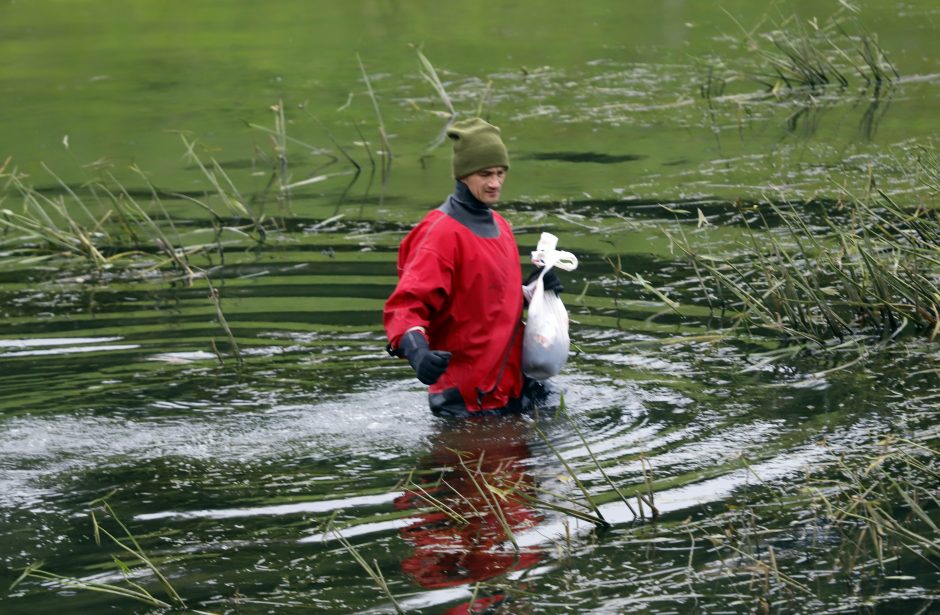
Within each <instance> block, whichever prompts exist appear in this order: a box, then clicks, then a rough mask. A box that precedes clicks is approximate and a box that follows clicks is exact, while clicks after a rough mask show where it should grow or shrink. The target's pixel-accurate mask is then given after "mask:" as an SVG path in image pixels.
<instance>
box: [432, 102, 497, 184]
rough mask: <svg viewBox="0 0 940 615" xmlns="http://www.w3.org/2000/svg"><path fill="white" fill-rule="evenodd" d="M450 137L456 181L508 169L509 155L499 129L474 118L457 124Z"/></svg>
mask: <svg viewBox="0 0 940 615" xmlns="http://www.w3.org/2000/svg"><path fill="white" fill-rule="evenodd" d="M447 136H448V137H450V139H451V140H452V141H453V142H454V157H453V165H454V179H460V178H461V177H466V176H467V175H470V174H471V173H476V172H477V171H479V170H480V169H487V168H489V167H506V168H507V169H508V168H509V153H508V152H507V151H506V146H505V145H503V141H502V139H500V138H499V128H497V127H496V126H493V125H492V124H490V123H488V122H485V121H483V120H481V119H480V118H478V117H474V118H470V119H468V120H461V121H459V122H454V124H453V125H452V126H451V127H450V128H448V129H447Z"/></svg>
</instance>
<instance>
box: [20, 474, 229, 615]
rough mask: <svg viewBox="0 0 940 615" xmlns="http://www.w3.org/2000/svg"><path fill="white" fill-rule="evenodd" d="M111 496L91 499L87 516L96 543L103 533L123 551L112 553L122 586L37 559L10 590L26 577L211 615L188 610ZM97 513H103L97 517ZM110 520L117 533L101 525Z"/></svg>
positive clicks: (50, 585)
mask: <svg viewBox="0 0 940 615" xmlns="http://www.w3.org/2000/svg"><path fill="white" fill-rule="evenodd" d="M111 495H113V492H112V493H111V494H109V495H107V496H105V497H103V498H100V499H98V500H95V501H94V502H92V503H91V506H92V510H91V512H90V515H91V522H92V529H93V534H94V538H95V544H97V545H99V546H101V544H102V541H101V537H102V536H104V537H105V538H107V539H108V541H109V542H108V544H109V545H111V546H113V547H117V548H118V550H119V551H118V552H119V553H120V554H123V555H118V554H112V555H111V559H112V561H113V562H114V570H115V572H118V573H120V575H121V576H122V577H123V580H124V584H123V585H120V584H116V583H102V582H98V581H94V580H91V579H88V578H81V577H72V576H67V575H61V574H58V573H55V572H52V571H49V570H46V569H45V568H44V564H43V563H42V562H37V563H34V564H32V565H30V566H28V567H26V568H25V569H24V570H23V572H22V574H20V576H19V577H18V578H17V579H16V580H15V581H14V582H13V584H12V585H10V590H13V589H15V588H16V587H17V586H18V585H20V584H21V583H23V582H24V581H26V580H27V579H33V580H36V581H40V582H42V583H43V584H44V585H45V586H46V587H48V588H50V589H52V590H54V591H55V590H60V589H78V590H85V591H90V592H95V593H99V594H108V595H112V596H118V597H121V598H127V599H129V600H134V601H136V602H140V603H142V604H145V605H147V606H151V607H155V608H161V609H172V610H175V611H187V612H191V613H198V614H200V615H212V614H211V613H208V612H206V611H200V610H195V609H191V608H190V607H188V606H187V604H186V601H185V600H184V599H183V598H182V596H180V594H179V593H178V592H177V591H176V589H175V588H174V587H173V585H172V584H171V583H170V581H169V580H168V579H167V577H166V575H164V574H163V572H162V571H161V570H160V569H159V568H158V567H157V566H156V564H154V562H153V560H152V559H151V558H150V557H149V556H148V555H147V554H146V553H145V552H144V550H143V548H142V547H141V546H140V543H139V542H138V541H137V538H136V537H135V536H134V534H133V533H131V531H130V529H128V527H127V526H126V525H125V524H124V522H123V521H121V519H120V517H118V515H117V513H116V512H115V511H114V509H113V508H112V507H111V504H110V503H109V502H108V498H110V497H111ZM99 513H100V514H102V516H101V517H100V518H99ZM109 519H110V521H111V522H112V523H113V524H114V525H116V526H117V527H118V529H119V530H120V532H118V533H115V532H112V531H111V530H109V529H108V528H107V526H106V525H104V524H103V523H104V522H105V521H107V520H109ZM128 556H130V557H131V558H132V560H133V561H130V562H128V561H125V560H124V559H122V558H126V557H128ZM140 571H146V572H148V573H149V574H151V575H152V576H153V577H154V578H156V580H157V582H158V584H159V585H160V586H161V587H162V588H163V592H164V593H165V594H166V600H163V599H161V598H158V597H156V596H155V595H154V594H153V592H151V591H150V590H148V589H147V588H145V587H144V586H143V585H141V584H140V583H138V582H137V581H134V580H133V577H136V576H140Z"/></svg>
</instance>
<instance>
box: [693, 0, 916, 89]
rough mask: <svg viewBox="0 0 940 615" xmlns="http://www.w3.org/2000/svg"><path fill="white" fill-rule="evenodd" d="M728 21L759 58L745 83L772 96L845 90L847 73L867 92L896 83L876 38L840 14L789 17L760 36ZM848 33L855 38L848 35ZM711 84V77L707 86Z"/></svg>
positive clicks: (854, 18)
mask: <svg viewBox="0 0 940 615" xmlns="http://www.w3.org/2000/svg"><path fill="white" fill-rule="evenodd" d="M729 16H730V17H731V19H732V20H734V21H735V23H736V24H737V25H738V27H739V28H740V29H741V31H742V32H743V33H744V35H745V38H746V39H747V43H748V47H749V49H750V50H751V51H753V52H755V53H756V55H757V57H758V58H759V62H758V63H759V67H758V68H757V69H756V70H753V71H751V72H750V78H751V79H753V80H754V81H757V82H758V83H760V84H762V85H763V86H764V87H765V88H766V89H767V91H768V92H771V93H773V94H774V95H776V96H785V95H792V94H794V93H796V91H797V90H800V89H803V88H806V89H808V90H810V91H813V90H817V89H819V88H824V87H826V86H837V87H840V88H845V87H848V86H849V84H850V82H849V79H848V77H847V76H846V73H848V72H854V73H857V74H858V76H859V77H860V78H861V79H862V80H863V81H864V84H865V86H866V87H874V88H875V89H876V90H877V89H880V88H881V87H882V86H885V85H889V84H891V83H893V82H894V81H896V80H897V79H899V77H900V76H899V74H898V71H897V68H896V67H895V66H894V64H893V63H892V62H891V61H890V59H889V58H888V55H887V53H886V52H885V50H884V49H882V47H881V46H880V45H879V44H878V36H877V35H876V34H873V33H870V32H868V31H867V29H865V27H864V26H863V25H861V22H860V20H859V18H858V15H857V14H852V15H849V14H847V12H846V11H845V10H840V11H839V12H837V13H835V14H834V15H832V16H830V17H829V18H827V19H826V20H824V21H823V22H822V23H820V20H819V19H818V18H815V17H814V18H812V19H810V20H803V19H801V18H800V17H799V16H798V15H795V14H794V15H790V16H788V17H786V18H784V19H782V20H781V21H780V22H779V23H777V24H775V27H773V28H772V29H771V30H769V31H767V32H763V33H759V34H755V33H754V32H753V31H749V30H747V29H746V28H744V27H743V26H742V25H741V24H740V23H739V22H738V21H737V19H735V18H734V17H733V16H731V15H730V14H729ZM849 28H854V29H855V30H856V31H857V33H855V34H852V33H850V32H849V30H848V29H849ZM711 81H712V78H711V74H710V75H709V80H708V81H707V83H711ZM709 90H711V88H709ZM703 96H704V93H703Z"/></svg>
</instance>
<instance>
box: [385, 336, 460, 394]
mask: <svg viewBox="0 0 940 615" xmlns="http://www.w3.org/2000/svg"><path fill="white" fill-rule="evenodd" d="M398 348H399V350H400V351H401V354H402V355H404V357H405V358H406V359H408V362H409V363H410V364H411V367H413V368H414V370H415V375H417V376H418V380H420V381H421V382H423V383H424V384H434V383H435V382H437V380H438V378H440V377H441V375H442V374H443V373H444V372H445V371H446V370H447V364H448V363H450V356H451V355H450V353H449V352H447V351H446V350H431V349H430V347H429V346H428V340H427V338H425V337H424V334H422V333H421V332H420V331H409V332H407V333H405V334H404V335H403V336H401V342H399V344H398Z"/></svg>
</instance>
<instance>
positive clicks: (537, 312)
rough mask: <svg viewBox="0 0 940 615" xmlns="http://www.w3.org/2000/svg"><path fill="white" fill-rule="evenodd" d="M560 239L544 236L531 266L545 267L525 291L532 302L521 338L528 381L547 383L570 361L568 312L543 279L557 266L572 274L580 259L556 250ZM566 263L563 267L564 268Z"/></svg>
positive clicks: (524, 371)
mask: <svg viewBox="0 0 940 615" xmlns="http://www.w3.org/2000/svg"><path fill="white" fill-rule="evenodd" d="M557 242H558V238H557V237H555V236H554V235H551V234H549V233H542V239H541V240H540V241H539V247H538V249H537V250H536V251H535V252H533V253H532V262H534V263H536V264H537V265H544V268H543V269H542V272H541V273H540V274H539V277H538V278H536V279H535V282H533V283H532V284H530V285H529V286H528V287H526V288H525V291H526V295H527V296H529V295H530V293H531V296H530V298H529V317H528V319H527V320H526V324H525V334H524V335H523V337H522V372H523V373H524V374H525V375H526V376H528V377H529V378H534V379H535V380H545V379H546V378H551V377H552V376H557V375H558V373H559V372H560V371H561V368H562V367H564V365H565V362H566V361H567V360H568V350H569V348H570V346H571V342H570V340H569V338H568V311H567V310H565V305H564V303H562V301H561V298H560V297H559V296H558V295H557V294H555V293H554V292H552V291H549V292H545V284H544V282H543V281H542V278H543V277H544V276H545V273H546V272H547V271H548V270H549V269H551V268H552V267H554V266H555V265H556V264H557V265H560V266H559V268H560V269H561V268H563V269H566V270H568V271H573V270H574V269H575V268H576V267H577V266H578V259H577V258H576V257H575V256H574V255H572V254H570V253H568V252H559V251H557V250H555V245H557ZM562 263H564V264H562Z"/></svg>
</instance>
